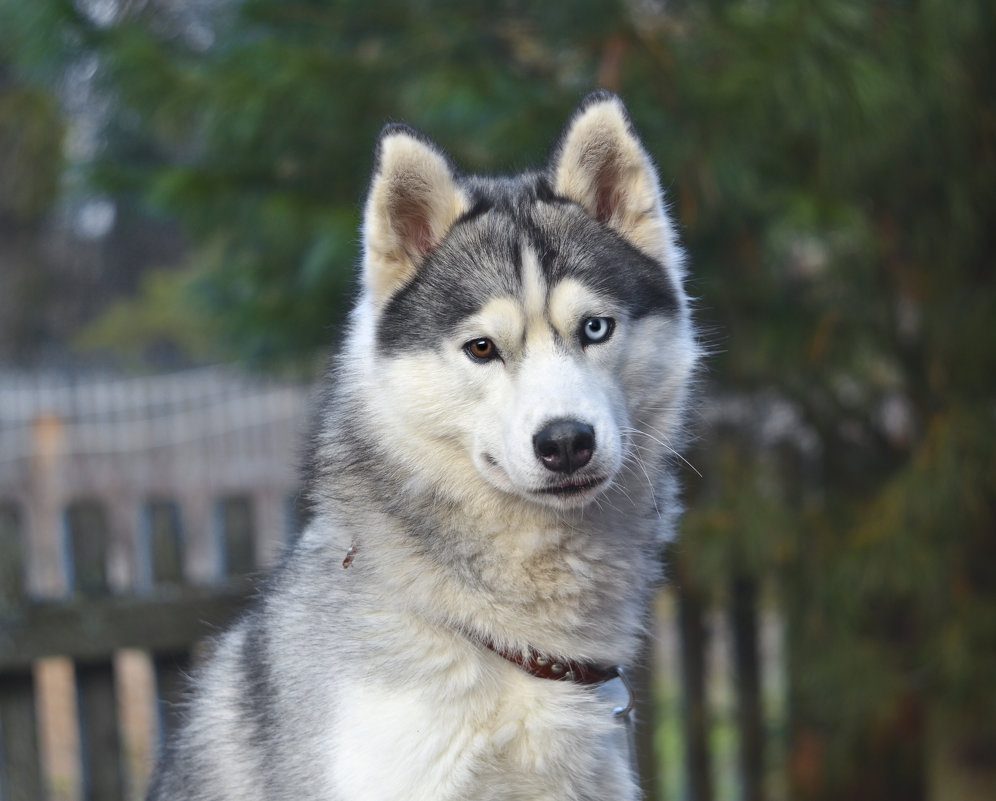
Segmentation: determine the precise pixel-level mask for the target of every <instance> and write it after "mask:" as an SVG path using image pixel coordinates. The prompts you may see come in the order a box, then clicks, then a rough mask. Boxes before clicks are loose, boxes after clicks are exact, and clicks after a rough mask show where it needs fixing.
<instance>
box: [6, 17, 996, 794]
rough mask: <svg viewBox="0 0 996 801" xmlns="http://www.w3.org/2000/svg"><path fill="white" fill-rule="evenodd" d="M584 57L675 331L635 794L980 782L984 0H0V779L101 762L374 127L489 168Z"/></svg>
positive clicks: (987, 74)
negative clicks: (693, 374)
mask: <svg viewBox="0 0 996 801" xmlns="http://www.w3.org/2000/svg"><path fill="white" fill-rule="evenodd" d="M596 87H605V88H608V89H611V90H612V91H615V92H618V93H619V94H620V95H622V97H623V98H624V100H625V101H626V103H627V104H628V106H629V109H630V111H631V114H632V116H633V118H634V120H635V123H636V125H637V128H638V129H639V131H640V133H641V135H642V137H643V140H644V142H645V143H646V145H647V147H648V149H649V150H650V151H651V153H652V154H653V156H654V157H655V159H656V160H657V163H658V165H659V167H660V172H661V175H662V179H663V182H664V186H665V189H666V191H667V193H668V197H669V200H670V202H671V205H672V210H673V214H674V216H675V218H676V219H677V221H678V223H679V225H680V229H681V232H682V238H683V241H684V243H685V245H686V247H687V250H688V252H689V257H690V258H689V264H690V277H689V289H690V292H691V293H692V295H693V296H694V297H695V298H696V301H695V305H696V316H697V319H698V321H699V324H700V326H701V329H702V331H703V338H704V341H705V342H706V344H707V346H708V348H709V350H710V352H711V356H710V358H709V360H708V363H707V365H706V369H705V373H704V376H703V382H702V384H703V386H702V395H701V399H700V400H699V401H698V403H697V406H696V413H695V427H694V431H695V438H694V442H693V447H692V451H691V453H689V454H688V458H689V462H690V464H691V465H694V468H692V467H689V468H688V469H687V470H685V472H684V475H683V478H682V480H683V484H684V486H685V497H686V504H687V508H688V512H687V514H686V516H685V518H684V522H683V525H682V532H681V536H680V538H679V540H678V541H677V542H676V543H675V544H674V545H673V547H672V548H671V550H670V551H669V553H668V554H667V555H666V560H667V566H668V573H669V576H670V584H669V587H668V588H667V589H666V590H664V591H663V592H662V593H661V596H660V601H659V605H658V607H659V608H658V612H659V619H660V622H659V627H658V631H657V635H656V636H655V638H654V642H653V647H652V649H651V660H650V664H651V665H652V670H651V671H650V674H649V675H647V676H645V677H643V681H644V683H645V684H646V685H647V686H651V687H653V691H654V692H653V697H654V698H655V700H656V706H655V707H653V708H652V709H648V710H646V711H645V715H644V720H645V721H647V723H646V725H644V726H643V729H642V731H641V737H642V751H641V761H642V763H643V767H644V774H645V777H646V779H645V780H646V786H647V788H648V794H650V795H648V797H650V796H652V797H654V798H659V799H668V801H673V800H674V799H688V801H709V800H710V799H717V800H722V801H727V800H728V801H734V800H735V799H744V800H745V801H755V800H758V799H792V801H809V800H810V799H811V800H812V801H817V800H818V799H819V800H822V799H827V801H829V799H859V800H860V799H869V801H871V799H875V801H893V799H894V800H895V801H918V799H923V800H924V801H974V800H975V799H978V800H979V801H982V799H990V800H991V799H993V798H996V681H994V678H996V331H994V326H996V273H994V266H996V264H994V252H996V4H993V3H992V2H991V0H961V1H960V2H958V3H950V2H942V1H941V0H861V1H859V0H810V1H809V2H798V1H796V0H695V1H694V2H692V0H619V2H575V3H563V4H560V3H545V4H544V3H534V2H519V0H488V2H484V0H462V2H437V3H429V2H422V1H420V0H408V1H405V0H364V2H362V3H361V2H337V1H336V0H283V1H278V0H2V2H0V582H2V583H0V727H2V729H0V797H2V798H3V799H4V801H7V800H8V799H10V800H11V801H13V800H14V799H17V801H20V800H21V799H35V798H53V799H76V798H94V799H98V800H99V801H105V800H106V801H112V800H113V799H116V798H125V797H127V798H138V797H140V796H141V793H142V790H143V787H144V783H145V781H146V780H147V775H148V769H149V768H148V765H149V762H150V760H151V759H152V755H153V754H154V750H155V747H156V746H155V743H156V741H157V739H158V737H159V736H160V732H161V730H162V729H163V727H168V725H169V719H170V716H171V715H172V714H173V712H172V707H171V706H170V705H169V703H164V702H163V699H164V698H165V699H168V698H169V697H170V693H172V692H174V691H175V681H176V678H177V677H178V676H179V675H181V674H182V673H183V671H184V670H185V669H186V666H187V664H188V660H189V651H190V648H191V643H192V642H193V639H194V638H195V635H196V633H197V632H196V631H195V629H197V625H198V623H199V622H203V621H215V620H217V621H221V620H222V619H224V617H225V616H226V615H227V614H230V613H231V610H232V609H234V608H236V607H237V605H238V603H239V600H238V599H239V598H241V597H243V594H244V587H243V585H240V584H239V582H240V579H239V576H242V575H244V574H245V573H247V572H251V571H253V570H258V569H260V568H265V567H266V566H267V565H268V564H270V563H271V562H272V560H273V558H274V555H275V554H276V553H277V552H278V551H279V548H280V546H281V544H282V543H283V542H284V541H285V540H286V538H287V537H288V536H289V535H290V532H292V531H293V529H294V528H295V526H296V521H297V519H298V512H297V495H296V492H297V489H296V488H297V476H296V472H295V469H296V460H297V452H296V448H297V442H298V434H299V432H300V431H301V430H302V429H303V427H304V425H305V419H306V416H307V404H308V395H309V391H310V389H309V388H310V386H311V382H312V381H313V379H314V377H315V376H316V375H317V373H318V371H319V370H320V368H321V365H322V363H323V360H324V357H325V355H326V354H327V353H328V351H329V350H330V349H331V348H334V346H335V343H336V340H337V335H338V331H339V324H340V322H341V320H342V314H343V310H344V309H345V308H346V307H347V306H348V301H349V298H350V295H351V291H352V280H353V279H352V275H353V268H354V266H355V264H356V260H357V247H358V239H359V237H358V233H357V231H358V225H359V212H360V208H361V204H362V199H363V195H364V192H365V188H366V182H367V180H368V177H369V171H370V168H371V161H372V154H373V146H374V143H375V139H376V136H377V132H378V130H379V129H380V127H381V126H382V125H383V124H384V123H385V122H386V121H390V120H398V119H403V120H406V121H408V122H410V123H412V124H414V125H416V126H417V127H420V128H422V129H423V130H425V131H426V132H427V133H428V134H429V135H430V136H431V137H432V138H434V139H435V140H436V141H437V142H439V143H440V144H441V145H443V146H444V147H445V148H446V149H447V150H448V151H449V152H450V153H451V154H452V155H453V156H454V158H455V160H456V161H457V163H458V164H460V165H461V166H462V167H464V168H466V169H467V170H468V171H499V172H501V171H509V172H511V171H515V170H518V169H521V168H524V167H527V166H535V165H537V164H542V163H543V161H544V159H545V158H546V156H547V154H548V152H549V148H550V147H551V145H552V143H553V142H554V141H555V139H556V137H557V135H558V133H559V131H560V129H561V127H562V126H563V124H564V121H565V120H566V118H567V117H568V115H569V114H570V112H571V111H572V110H573V108H574V107H575V106H576V104H577V102H578V101H579V99H580V98H581V97H582V96H583V95H584V94H585V93H587V92H588V91H590V90H591V89H593V88H596ZM212 587H214V588H216V589H215V590H212V589H211V588H212ZM219 587H220V588H221V589H217V588H219ZM240 587H242V589H240ZM177 604H179V605H180V606H177ZM183 604H186V606H183ZM181 607H182V608H181ZM206 609H210V610H212V611H211V612H210V614H209V613H208V612H206V611H204V610H206ZM185 615H186V617H185ZM169 621H186V622H185V623H184V625H185V626H186V627H185V628H183V630H182V631H180V630H179V629H178V630H175V631H174V630H173V628H171V626H173V624H171V623H170V622H169ZM188 624H189V625H188ZM200 633H203V631H200ZM157 698H158V699H159V704H158V707H157V706H156V699H157ZM157 709H158V711H157ZM108 755H113V759H110V758H109V756H108ZM108 765H110V767H108Z"/></svg>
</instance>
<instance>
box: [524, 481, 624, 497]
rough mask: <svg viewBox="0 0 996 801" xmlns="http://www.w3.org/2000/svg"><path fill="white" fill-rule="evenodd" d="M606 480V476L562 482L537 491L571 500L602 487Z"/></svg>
mask: <svg viewBox="0 0 996 801" xmlns="http://www.w3.org/2000/svg"><path fill="white" fill-rule="evenodd" d="M606 480H607V479H606V477H605V476H594V477H592V478H576V479H572V480H570V481H562V482H561V483H559V484H555V485H553V486H552V487H543V488H542V489H539V490H535V491H536V492H537V493H540V494H542V495H555V496H557V497H559V498H570V497H574V496H578V495H584V494H585V493H587V492H588V491H590V490H593V489H595V488H596V487H600V486H601V485H602V484H604V483H605V482H606Z"/></svg>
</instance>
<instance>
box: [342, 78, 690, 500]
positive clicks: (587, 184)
mask: <svg viewBox="0 0 996 801" xmlns="http://www.w3.org/2000/svg"><path fill="white" fill-rule="evenodd" d="M363 240H364V255H363V293H362V297H361V300H360V303H359V305H358V308H357V311H356V313H355V315H354V319H353V335H354V337H355V338H356V340H358V343H359V347H358V348H354V349H353V354H354V359H353V364H354V368H355V370H356V371H357V372H358V373H359V374H360V375H361V376H362V379H361V380H362V385H363V386H364V388H365V393H366V398H365V401H366V403H367V405H368V406H369V407H370V409H371V410H372V414H373V416H374V418H375V422H374V423H373V425H374V427H375V430H376V436H377V438H378V441H379V442H380V444H381V446H382V447H383V448H385V449H387V450H389V451H390V452H391V453H392V456H393V458H394V459H396V460H397V461H396V464H397V465H398V466H399V467H400V468H403V470H404V472H405V473H406V474H407V475H411V476H414V477H420V478H422V479H424V480H431V481H432V482H433V483H434V484H435V487H436V491H438V492H442V493H444V494H450V495H459V496H460V497H466V496H467V493H468V492H469V493H475V492H483V491H485V488H488V491H490V492H493V491H494V490H496V489H497V490H498V491H499V492H500V493H504V494H506V495H510V496H513V497H515V498H526V499H528V500H529V501H532V502H535V503H537V504H540V505H545V506H550V507H554V508H559V509H566V508H572V507H580V506H583V505H585V504H586V503H588V502H589V501H591V500H592V499H594V498H596V497H597V496H599V495H600V494H601V493H603V492H605V491H607V490H609V489H610V488H611V487H613V486H616V487H621V489H622V491H623V492H624V493H626V494H627V495H629V494H630V493H631V490H627V488H626V487H625V486H622V485H624V484H625V483H626V477H627V476H629V477H633V476H636V477H639V481H641V482H644V483H645V484H647V485H650V487H649V489H650V492H651V493H652V492H653V486H652V485H653V483H654V481H653V478H652V476H654V475H655V474H656V473H657V472H658V471H659V469H660V463H661V461H662V459H663V457H664V455H665V454H666V453H667V452H668V451H669V450H671V446H670V444H669V443H670V438H671V437H672V436H674V434H675V433H676V429H677V427H678V425H679V422H680V410H681V407H682V403H683V396H684V392H685V387H686V385H687V381H688V376H689V373H690V371H691V369H692V367H693V364H694V362H695V359H696V354H697V351H696V345H695V342H694V338H693V336H692V334H691V328H690V324H689V320H688V311H687V302H686V298H685V295H684V292H683V289H682V284H681V276H682V255H681V251H680V248H679V247H678V245H677V243H676V240H675V236H674V231H673V227H672V225H671V222H670V220H669V218H668V215H667V213H666V210H665V207H664V203H663V200H662V195H661V190H660V185H659V182H658V178H657V174H656V171H655V168H654V166H653V163H652V161H651V159H650V157H649V156H648V155H647V153H646V151H645V149H644V147H643V145H642V144H641V142H640V140H639V139H638V137H637V135H636V134H635V132H634V130H633V126H632V124H631V122H630V119H629V117H628V115H627V113H626V110H625V108H624V106H623V104H622V102H621V101H620V100H619V99H618V98H617V97H615V96H613V95H611V94H608V93H604V92H602V93H596V94H594V95H592V96H590V97H589V98H588V99H586V100H585V101H584V103H582V105H581V106H580V108H579V109H578V110H577V112H576V113H575V114H574V116H573V117H572V118H571V120H570V121H569V122H568V124H567V126H566V129H565V131H564V133H563V135H562V137H561V139H560V142H559V144H558V146H557V147H556V149H555V152H554V155H553V157H552V159H551V162H550V164H549V166H548V167H547V169H546V170H544V171H537V172H531V173H526V174H523V175H519V176H514V177H503V178H486V177H479V176H462V175H460V174H459V173H458V172H457V171H456V169H455V168H454V167H453V165H452V163H451V161H450V159H449V158H448V157H447V156H446V154H445V153H443V151H442V150H440V148H438V147H437V146H436V145H435V144H433V143H432V142H430V141H429V140H427V139H426V138H425V137H424V136H422V135H421V134H420V133H417V132H416V131H414V130H412V129H410V128H408V127H406V126H403V125H391V126H388V127H387V128H385V130H384V131H383V133H382V134H381V138H380V142H379V146H378V151H377V157H376V164H375V169H374V175H373V179H372V182H371V187H370V191H369V195H368V198H367V202H366V209H365V217H364V223H363Z"/></svg>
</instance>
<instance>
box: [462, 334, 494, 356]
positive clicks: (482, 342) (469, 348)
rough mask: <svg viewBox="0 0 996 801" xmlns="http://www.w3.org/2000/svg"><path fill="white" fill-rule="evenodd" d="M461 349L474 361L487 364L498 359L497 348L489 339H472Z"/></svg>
mask: <svg viewBox="0 0 996 801" xmlns="http://www.w3.org/2000/svg"><path fill="white" fill-rule="evenodd" d="M463 349H464V351H466V353H467V355H468V356H470V358H472V359H474V361H478V362H489V361H491V360H492V359H496V358H498V348H496V347H495V343H494V342H492V341H491V340H490V339H486V338H482V339H472V340H471V341H470V342H468V343H467V344H466V345H464V346H463Z"/></svg>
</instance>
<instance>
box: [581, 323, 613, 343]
mask: <svg viewBox="0 0 996 801" xmlns="http://www.w3.org/2000/svg"><path fill="white" fill-rule="evenodd" d="M615 327H616V321H615V320H613V319H612V318H611V317H589V318H588V319H586V320H585V321H584V322H583V323H581V344H582V345H593V344H595V343H598V342H605V340H607V339H608V338H609V337H610V336H612V331H613V330H614V329H615Z"/></svg>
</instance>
